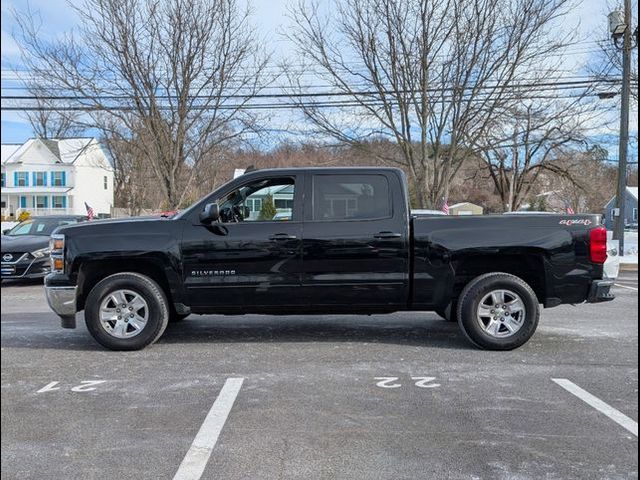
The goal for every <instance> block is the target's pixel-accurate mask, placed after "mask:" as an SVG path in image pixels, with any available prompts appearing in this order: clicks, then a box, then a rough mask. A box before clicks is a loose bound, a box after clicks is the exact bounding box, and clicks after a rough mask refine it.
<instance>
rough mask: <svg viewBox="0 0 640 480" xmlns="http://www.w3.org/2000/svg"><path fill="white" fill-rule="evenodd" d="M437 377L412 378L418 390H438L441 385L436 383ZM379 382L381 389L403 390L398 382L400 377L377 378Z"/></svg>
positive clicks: (377, 384)
mask: <svg viewBox="0 0 640 480" xmlns="http://www.w3.org/2000/svg"><path fill="white" fill-rule="evenodd" d="M435 379H436V377H411V380H413V382H414V385H415V386H416V387H417V388H437V387H439V386H440V384H439V383H434V380H435ZM374 380H377V383H376V387H380V388H401V387H402V384H401V383H399V382H398V380H400V377H375V378H374Z"/></svg>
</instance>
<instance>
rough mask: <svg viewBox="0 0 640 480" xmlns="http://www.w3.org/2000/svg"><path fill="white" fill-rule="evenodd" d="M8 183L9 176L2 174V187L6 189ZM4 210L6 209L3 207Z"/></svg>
mask: <svg viewBox="0 0 640 480" xmlns="http://www.w3.org/2000/svg"><path fill="white" fill-rule="evenodd" d="M6 183H7V174H6V173H4V172H2V186H3V187H5V186H6ZM2 208H4V207H2Z"/></svg>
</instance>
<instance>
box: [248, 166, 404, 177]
mask: <svg viewBox="0 0 640 480" xmlns="http://www.w3.org/2000/svg"><path fill="white" fill-rule="evenodd" d="M364 171H376V172H393V173H402V174H403V175H404V172H402V170H401V169H399V168H394V167H294V168H265V169H262V170H261V169H257V170H250V171H248V172H246V173H245V174H244V175H241V176H240V177H238V178H242V177H246V176H250V175H257V174H264V173H277V174H282V175H287V174H294V173H301V172H312V173H313V172H321V173H332V172H335V173H340V174H343V175H345V174H349V173H351V172H352V173H355V174H358V173H363V172H364Z"/></svg>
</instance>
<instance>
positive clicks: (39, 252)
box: [31, 247, 51, 258]
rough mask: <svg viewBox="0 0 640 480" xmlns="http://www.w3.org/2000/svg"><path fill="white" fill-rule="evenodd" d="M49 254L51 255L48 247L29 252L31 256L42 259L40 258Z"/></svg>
mask: <svg viewBox="0 0 640 480" xmlns="http://www.w3.org/2000/svg"><path fill="white" fill-rule="evenodd" d="M50 253H51V249H50V248H49V247H44V248H41V249H39V250H35V251H33V252H31V255H33V256H34V257H36V258H42V257H46V256H48V255H49V254H50Z"/></svg>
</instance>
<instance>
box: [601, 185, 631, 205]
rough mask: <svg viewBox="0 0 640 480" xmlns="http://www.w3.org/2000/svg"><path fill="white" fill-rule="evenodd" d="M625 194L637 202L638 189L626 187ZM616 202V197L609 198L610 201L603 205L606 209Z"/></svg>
mask: <svg viewBox="0 0 640 480" xmlns="http://www.w3.org/2000/svg"><path fill="white" fill-rule="evenodd" d="M627 193H628V194H629V195H631V196H632V197H633V198H635V200H636V202H637V201H638V187H627ZM615 201H616V196H615V195H614V196H613V197H611V200H609V201H608V202H607V204H606V205H605V207H606V208H608V206H609V205H610V204H611V203H612V202H615Z"/></svg>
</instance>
